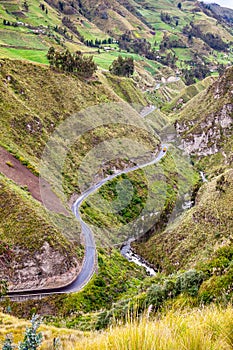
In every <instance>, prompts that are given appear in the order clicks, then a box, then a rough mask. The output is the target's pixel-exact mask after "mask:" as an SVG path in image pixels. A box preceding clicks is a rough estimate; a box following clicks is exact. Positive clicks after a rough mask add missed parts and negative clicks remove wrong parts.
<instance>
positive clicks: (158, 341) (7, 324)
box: [0, 306, 233, 350]
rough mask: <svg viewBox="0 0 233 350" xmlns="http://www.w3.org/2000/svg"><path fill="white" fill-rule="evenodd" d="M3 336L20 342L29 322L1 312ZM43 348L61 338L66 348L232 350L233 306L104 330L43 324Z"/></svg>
mask: <svg viewBox="0 0 233 350" xmlns="http://www.w3.org/2000/svg"><path fill="white" fill-rule="evenodd" d="M0 320H2V328H0V339H3V338H4V335H5V334H7V333H12V334H13V336H14V340H15V341H18V340H20V338H21V334H22V332H23V330H24V328H25V326H26V324H27V323H26V322H25V321H21V320H17V319H15V318H13V317H11V316H6V315H3V314H0ZM41 331H42V332H43V334H44V342H43V346H42V347H41V349H44V350H49V349H52V339H53V338H54V337H59V338H60V340H61V344H62V349H65V350H97V349H98V350H105V349H106V350H107V349H111V350H155V349H156V350H182V349H184V350H185V349H187V350H220V349H221V350H230V349H232V348H233V308H232V306H228V307H227V308H226V309H220V308H218V307H217V306H211V307H208V308H203V309H194V310H186V311H182V312H180V311H175V312H174V311H169V312H168V313H167V314H166V315H165V316H163V317H161V318H160V319H157V320H148V318H147V317H146V316H144V317H143V318H142V319H140V321H132V320H131V321H129V322H128V323H127V324H126V325H118V326H116V327H111V328H109V329H108V330H106V331H103V332H92V333H81V332H79V331H75V330H67V329H57V328H55V327H49V326H42V327H41Z"/></svg>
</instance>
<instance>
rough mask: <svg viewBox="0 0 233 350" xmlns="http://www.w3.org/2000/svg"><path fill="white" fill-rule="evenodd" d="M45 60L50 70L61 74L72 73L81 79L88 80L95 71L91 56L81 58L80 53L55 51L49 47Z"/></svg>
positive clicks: (95, 67)
mask: <svg viewBox="0 0 233 350" xmlns="http://www.w3.org/2000/svg"><path fill="white" fill-rule="evenodd" d="M47 58H48V60H49V63H50V67H51V68H55V69H57V70H60V71H62V72H66V73H74V74H76V75H78V76H80V77H83V78H90V77H92V75H93V74H94V73H95V71H96V70H97V66H96V64H95V62H94V61H93V57H92V56H88V57H86V56H83V55H82V53H81V51H77V52H75V53H71V52H70V51H69V50H65V51H56V50H55V49H54V47H50V49H49V51H48V53H47Z"/></svg>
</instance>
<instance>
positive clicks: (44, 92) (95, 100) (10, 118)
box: [0, 60, 157, 288]
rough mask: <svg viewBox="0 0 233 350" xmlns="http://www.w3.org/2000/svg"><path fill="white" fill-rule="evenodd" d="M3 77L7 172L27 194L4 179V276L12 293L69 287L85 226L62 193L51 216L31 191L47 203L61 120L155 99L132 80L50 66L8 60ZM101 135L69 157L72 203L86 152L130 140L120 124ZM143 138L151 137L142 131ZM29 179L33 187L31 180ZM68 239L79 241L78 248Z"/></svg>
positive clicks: (0, 115)
mask: <svg viewBox="0 0 233 350" xmlns="http://www.w3.org/2000/svg"><path fill="white" fill-rule="evenodd" d="M0 74H1V82H0V96H1V97H0V100H1V103H0V120H1V145H2V146H3V147H4V148H5V149H6V150H7V151H8V152H10V153H11V154H10V153H7V152H6V151H3V150H2V151H1V156H0V157H1V161H3V162H4V164H1V167H0V170H1V171H2V173H4V174H5V175H6V176H8V177H9V178H10V179H13V180H14V181H15V182H16V183H17V184H18V185H19V186H21V187H22V188H21V189H20V187H18V186H17V185H16V184H13V183H11V182H9V181H8V180H7V179H6V178H4V177H1V203H2V210H1V215H2V217H1V238H0V240H1V244H2V249H3V251H2V254H3V255H2V256H1V258H2V264H3V265H2V269H1V276H0V278H3V277H4V276H9V283H10V288H24V287H28V288H29V287H30V288H31V287H41V286H51V285H53V283H55V282H56V284H63V283H64V284H65V283H66V282H67V281H70V280H71V279H72V278H73V277H74V275H75V274H77V271H78V270H79V268H80V265H79V262H78V261H77V258H76V255H77V254H78V255H77V256H80V259H81V257H82V249H81V248H80V237H79V234H80V227H79V225H78V224H77V223H76V220H73V219H72V218H71V216H69V215H71V214H69V213H68V212H64V211H60V209H59V205H57V204H59V200H60V199H58V198H57V197H56V195H55V194H54V193H52V192H51V193H52V197H51V199H52V202H53V203H51V204H52V207H51V209H52V212H50V213H49V217H47V213H46V211H45V210H44V209H43V207H42V206H41V205H40V204H39V202H38V203H37V204H36V201H35V199H33V198H32V197H31V196H30V192H29V191H31V194H32V196H34V198H36V199H37V200H39V201H42V199H41V197H40V187H39V181H38V178H37V176H38V169H39V163H40V157H41V155H42V152H43V149H44V147H45V144H46V142H47V141H48V139H49V136H50V135H51V133H52V132H53V131H54V129H55V128H56V126H57V125H58V124H59V123H61V122H62V121H64V120H66V119H67V118H68V117H70V116H71V115H72V114H73V113H77V112H79V111H81V110H83V109H85V107H88V106H96V105H97V104H100V103H101V102H102V103H104V102H105V103H106V102H117V101H119V102H120V101H123V100H122V99H121V97H123V98H124V100H127V101H128V102H130V103H136V104H139V106H143V104H144V105H146V104H147V102H146V100H145V98H144V97H143V95H142V94H141V93H140V91H138V90H137V88H136V86H135V84H134V83H133V82H132V81H131V80H130V79H126V78H119V79H118V80H117V81H115V80H114V79H112V80H111V84H109V85H108V79H107V78H106V77H104V76H100V79H98V77H96V78H95V79H94V80H92V81H82V80H80V79H78V78H77V77H76V76H72V75H66V74H62V73H58V72H54V71H52V70H51V69H49V67H47V66H41V65H35V64H30V63H26V62H21V61H11V60H1V73H0ZM109 79H110V78H109ZM114 90H115V91H114ZM125 90H126V91H127V95H126V94H125ZM140 108H141V107H140ZM135 113H136V112H135ZM98 132H99V130H98V129H96V130H95V131H94V132H93V133H89V134H88V133H86V134H84V135H82V140H81V143H80V144H79V147H80V149H79V152H80V153H77V155H76V153H73V154H72V152H71V153H69V156H68V160H67V166H66V172H65V174H64V178H65V180H64V188H65V192H66V193H67V195H68V199H69V198H70V196H71V195H72V194H73V193H74V192H75V191H76V192H78V191H80V189H79V187H78V179H77V170H76V169H77V166H78V163H79V162H80V160H81V159H82V157H84V156H85V154H86V152H87V153H88V151H90V149H91V148H92V147H94V146H95V145H97V144H98V143H99V142H101V140H102V141H103V140H106V138H107V136H108V137H109V138H110V137H114V135H115V136H117V135H121V136H122V129H119V130H117V128H116V127H115V130H114V132H113V130H111V127H109V128H107V129H106V133H105V134H102V133H100V134H98ZM131 132H132V127H131V128H128V130H127V128H125V130H124V134H125V135H129V134H130V133H131ZM114 133H115V134H114ZM101 135H102V136H101ZM135 137H139V138H142V137H143V134H140V130H139V131H137V130H136V128H135ZM154 141H156V140H152V139H148V141H147V140H146V141H145V142H149V143H150V142H151V145H153V142H154ZM156 142H157V141H156ZM156 144H157V143H155V145H156ZM154 147H155V146H154ZM14 157H15V158H14ZM80 157H81V158H80ZM30 171H32V172H33V173H34V174H32V173H30ZM25 176H26V177H27V180H28V182H27V181H24V177H25ZM50 190H51V189H50ZM61 208H62V207H61ZM56 212H58V213H61V214H56ZM64 214H65V215H64ZM66 215H68V217H66ZM62 234H65V236H66V237H68V238H69V239H71V240H72V247H73V248H71V243H69V242H68V241H67V239H65V238H64V237H63V236H62ZM75 242H76V244H77V247H76V248H75V244H74V243H75ZM9 252H11V253H9ZM8 254H10V255H8ZM12 259H14V260H15V261H16V263H15V264H12ZM54 262H56V264H55V265H54ZM45 264H46V266H47V267H46V268H45ZM52 277H53V278H52Z"/></svg>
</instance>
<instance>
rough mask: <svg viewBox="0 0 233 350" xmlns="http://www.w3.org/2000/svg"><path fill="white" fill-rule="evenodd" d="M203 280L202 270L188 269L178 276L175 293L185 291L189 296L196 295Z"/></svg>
mask: <svg viewBox="0 0 233 350" xmlns="http://www.w3.org/2000/svg"><path fill="white" fill-rule="evenodd" d="M203 280H204V273H203V272H202V271H196V270H189V271H187V272H185V273H183V274H182V275H180V276H178V278H177V280H176V287H175V288H176V291H177V293H187V294H188V295H190V296H196V295H197V293H198V290H199V288H200V285H201V284H202V282H203Z"/></svg>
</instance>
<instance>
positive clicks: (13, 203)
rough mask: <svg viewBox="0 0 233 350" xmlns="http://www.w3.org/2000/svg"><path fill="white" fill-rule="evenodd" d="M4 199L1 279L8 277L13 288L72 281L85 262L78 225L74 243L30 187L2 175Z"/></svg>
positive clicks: (0, 187)
mask: <svg viewBox="0 0 233 350" xmlns="http://www.w3.org/2000/svg"><path fill="white" fill-rule="evenodd" d="M0 199H1V211H0V222H1V224H0V247H1V250H0V265H1V270H0V279H1V280H2V279H3V280H7V282H8V286H9V289H10V290H13V289H16V290H20V289H30V288H34V289H37V288H41V287H43V288H47V287H55V286H59V285H60V286H62V285H66V284H67V283H69V282H71V281H72V280H73V279H74V278H75V277H76V275H77V274H78V272H79V270H80V265H81V262H80V261H78V256H77V253H78V252H80V238H79V234H78V232H77V226H76V225H74V224H73V226H74V227H73V230H75V229H76V233H77V234H76V243H75V242H74V241H73V243H72V244H71V243H70V242H68V241H67V239H66V238H65V237H64V235H63V234H62V229H61V228H59V227H57V226H56V225H55V224H54V223H53V221H52V220H51V216H52V213H51V214H50V217H48V216H47V214H46V211H45V209H44V208H43V207H42V206H41V205H40V204H39V203H38V202H37V201H36V200H34V199H33V198H32V197H31V196H30V194H29V193H28V191H27V188H23V187H22V188H19V187H18V186H16V184H14V183H13V182H11V181H10V180H8V179H7V178H5V177H4V176H2V175H1V176H0ZM71 227H72V220H71V222H70V228H71ZM63 229H64V226H63ZM71 230H72V228H71ZM78 230H79V231H80V229H78Z"/></svg>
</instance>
